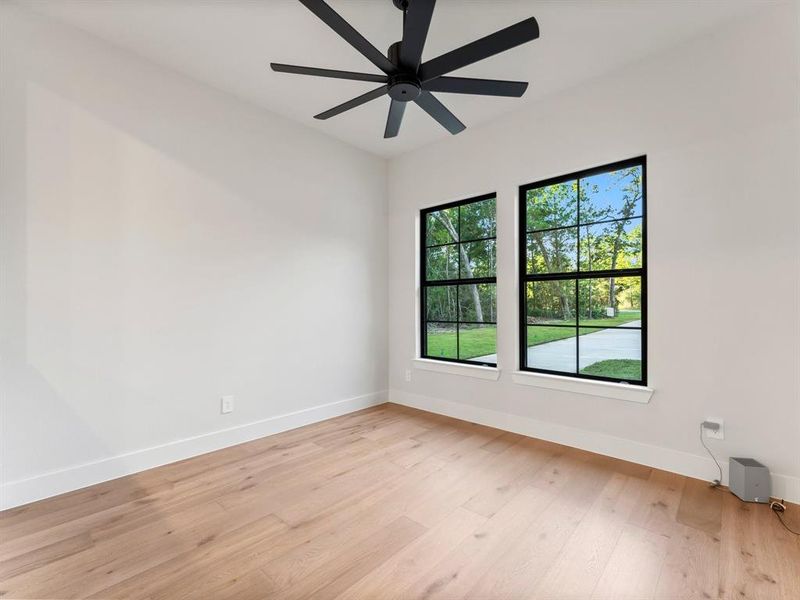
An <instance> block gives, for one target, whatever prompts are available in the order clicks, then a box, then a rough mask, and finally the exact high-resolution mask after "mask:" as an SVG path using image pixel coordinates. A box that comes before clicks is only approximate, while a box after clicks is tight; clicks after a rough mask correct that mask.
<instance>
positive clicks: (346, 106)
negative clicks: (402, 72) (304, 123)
mask: <svg viewBox="0 0 800 600" xmlns="http://www.w3.org/2000/svg"><path fill="white" fill-rule="evenodd" d="M388 91H389V86H387V85H382V86H381V87H379V88H375V89H374V90H372V91H369V92H367V93H366V94H361V95H360V96H357V97H355V98H353V99H352V100H348V101H347V102H343V103H342V104H340V105H339V106H334V107H333V108H331V109H329V110H326V111H325V112H321V113H319V114H318V115H314V118H315V119H321V120H325V119H330V118H331V117H335V116H336V115H339V114H342V113H343V112H345V111H347V110H350V109H351V108H355V107H356V106H361V105H362V104H366V103H367V102H369V101H370V100H375V98H380V97H381V96H383V95H384V94H386V92H388Z"/></svg>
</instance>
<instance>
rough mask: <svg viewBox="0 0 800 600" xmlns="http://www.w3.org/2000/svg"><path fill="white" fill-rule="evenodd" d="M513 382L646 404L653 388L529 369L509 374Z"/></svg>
mask: <svg viewBox="0 0 800 600" xmlns="http://www.w3.org/2000/svg"><path fill="white" fill-rule="evenodd" d="M511 379H512V380H513V381H514V383H517V384H520V385H531V386H534V387H540V388H547V389H550V390H560V391H562V392H573V393H575V394H588V395H590V396H601V397H603V398H614V399H616V400H626V401H628V402H638V403H639V404H647V403H648V402H650V398H651V397H652V395H653V391H654V390H653V388H649V387H644V386H640V385H630V384H627V383H612V382H609V381H592V380H589V379H577V378H574V377H562V376H560V375H548V374H546V373H532V372H529V371H514V373H513V374H512V375H511Z"/></svg>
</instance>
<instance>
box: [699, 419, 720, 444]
mask: <svg viewBox="0 0 800 600" xmlns="http://www.w3.org/2000/svg"><path fill="white" fill-rule="evenodd" d="M706 421H711V422H712V423H719V429H718V430H717V431H712V430H711V429H706V428H705V427H704V428H703V435H704V436H705V437H707V438H710V439H714V440H724V439H725V421H723V420H722V419H719V418H717V417H708V418H706Z"/></svg>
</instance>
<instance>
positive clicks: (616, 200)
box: [581, 166, 642, 223]
mask: <svg viewBox="0 0 800 600" xmlns="http://www.w3.org/2000/svg"><path fill="white" fill-rule="evenodd" d="M641 215H642V168H641V167H640V166H636V167H630V168H627V169H620V170H618V171H609V172H607V173H600V174H599V175H593V176H591V177H585V178H583V179H581V223H594V222H595V221H604V220H606V219H630V218H631V217H639V216H641Z"/></svg>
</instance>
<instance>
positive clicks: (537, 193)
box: [526, 180, 578, 231]
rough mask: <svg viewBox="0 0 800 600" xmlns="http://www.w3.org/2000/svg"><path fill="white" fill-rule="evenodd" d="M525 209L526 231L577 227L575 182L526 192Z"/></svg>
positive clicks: (576, 186)
mask: <svg viewBox="0 0 800 600" xmlns="http://www.w3.org/2000/svg"><path fill="white" fill-rule="evenodd" d="M526 207H527V210H526V212H527V215H526V219H527V227H528V231H536V230H538V229H550V228H552V227H566V226H570V225H577V222H578V182H577V180H573V181H566V182H564V183H557V184H555V185H548V186H546V187H541V188H536V189H533V190H528V192H527V197H526Z"/></svg>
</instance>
